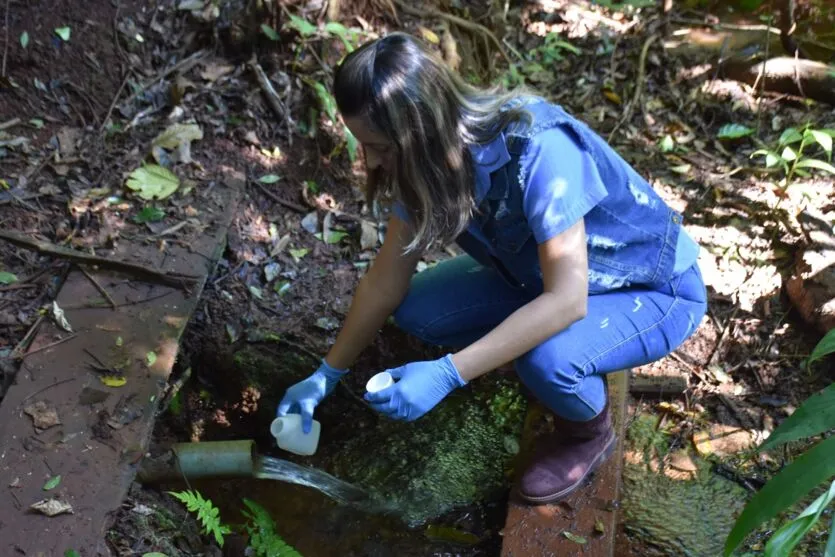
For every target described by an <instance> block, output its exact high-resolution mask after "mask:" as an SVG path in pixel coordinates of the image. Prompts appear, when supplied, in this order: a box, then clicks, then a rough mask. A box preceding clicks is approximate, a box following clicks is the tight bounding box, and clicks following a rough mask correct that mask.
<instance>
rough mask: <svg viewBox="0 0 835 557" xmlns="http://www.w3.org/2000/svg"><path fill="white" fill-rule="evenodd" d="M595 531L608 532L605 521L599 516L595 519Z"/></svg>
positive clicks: (599, 532)
mask: <svg viewBox="0 0 835 557" xmlns="http://www.w3.org/2000/svg"><path fill="white" fill-rule="evenodd" d="M594 531H595V532H597V533H598V534H605V533H606V527H605V526H604V525H603V521H602V520H600V519H599V518H596V519H595V520H594Z"/></svg>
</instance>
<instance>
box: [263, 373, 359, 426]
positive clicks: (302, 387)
mask: <svg viewBox="0 0 835 557" xmlns="http://www.w3.org/2000/svg"><path fill="white" fill-rule="evenodd" d="M346 373H348V370H339V369H336V368H333V367H331V366H330V365H328V363H327V362H326V361H325V360H324V359H323V360H322V364H321V365H320V366H319V369H317V370H316V371H315V372H314V373H313V375H311V376H310V377H308V378H307V379H305V380H303V381H299V382H298V383H296V384H295V385H293V386H292V387H290V388H289V389H287V392H286V393H284V398H282V399H281V402H280V403H279V404H278V410H277V411H276V416H279V417H280V416H286V415H287V414H288V413H294V414H301V416H302V431H303V432H304V433H309V432H310V428H311V427H312V426H313V411H314V410H315V408H316V406H317V405H318V404H319V403H320V402H322V399H324V398H325V397H326V396H328V395H329V394H331V392H332V391H333V390H334V388H336V384H337V383H339V379H340V378H341V377H342V376H343V375H345V374H346Z"/></svg>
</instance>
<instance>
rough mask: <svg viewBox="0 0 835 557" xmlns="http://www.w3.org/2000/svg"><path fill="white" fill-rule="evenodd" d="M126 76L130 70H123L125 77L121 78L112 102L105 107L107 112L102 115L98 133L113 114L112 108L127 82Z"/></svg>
mask: <svg viewBox="0 0 835 557" xmlns="http://www.w3.org/2000/svg"><path fill="white" fill-rule="evenodd" d="M128 77H130V72H129V71H128V72H125V78H124V79H123V80H122V84H121V85H119V89H118V90H117V91H116V95H115V96H114V97H113V102H111V103H110V108H108V109H107V114H105V115H104V120H102V122H101V128H100V129H99V135H101V134H103V133H104V128H105V127H106V126H107V121H108V120H109V119H110V115H111V114H113V109H114V108H116V104H117V103H118V102H119V97H120V96H121V95H122V89H124V88H125V85H127V83H128Z"/></svg>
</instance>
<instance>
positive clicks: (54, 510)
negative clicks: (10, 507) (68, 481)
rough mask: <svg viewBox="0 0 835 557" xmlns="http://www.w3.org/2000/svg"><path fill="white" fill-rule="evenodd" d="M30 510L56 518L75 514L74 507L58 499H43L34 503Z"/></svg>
mask: <svg viewBox="0 0 835 557" xmlns="http://www.w3.org/2000/svg"><path fill="white" fill-rule="evenodd" d="M29 508H30V509H32V510H33V511H38V512H39V513H42V514H45V515H46V516H56V515H59V514H63V513H67V514H73V511H72V505H70V504H69V503H64V502H63V501H59V500H57V499H43V500H41V501H38V502H37V503H33V504H32V505H31V506H30V507H29Z"/></svg>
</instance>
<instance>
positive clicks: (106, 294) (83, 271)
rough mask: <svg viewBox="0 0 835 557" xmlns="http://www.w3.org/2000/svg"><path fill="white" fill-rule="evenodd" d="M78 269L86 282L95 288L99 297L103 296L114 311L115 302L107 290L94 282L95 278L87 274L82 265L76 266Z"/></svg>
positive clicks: (97, 282)
mask: <svg viewBox="0 0 835 557" xmlns="http://www.w3.org/2000/svg"><path fill="white" fill-rule="evenodd" d="M78 268H79V269H81V272H82V273H84V276H85V277H87V280H89V281H90V282H92V283H93V286H95V287H96V290H98V291H99V292H101V295H102V296H104V297H105V299H107V301H108V303H109V304H110V307H111V308H113V309H116V302H115V301H113V298H112V297H111V296H110V294H109V293H108V292H107V290H105V289H104V286H102V285H101V284H99V281H97V280H96V277H94V276H93V275H91V274H90V273H89V272H87V269H85V268H84V266H83V265H78Z"/></svg>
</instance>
